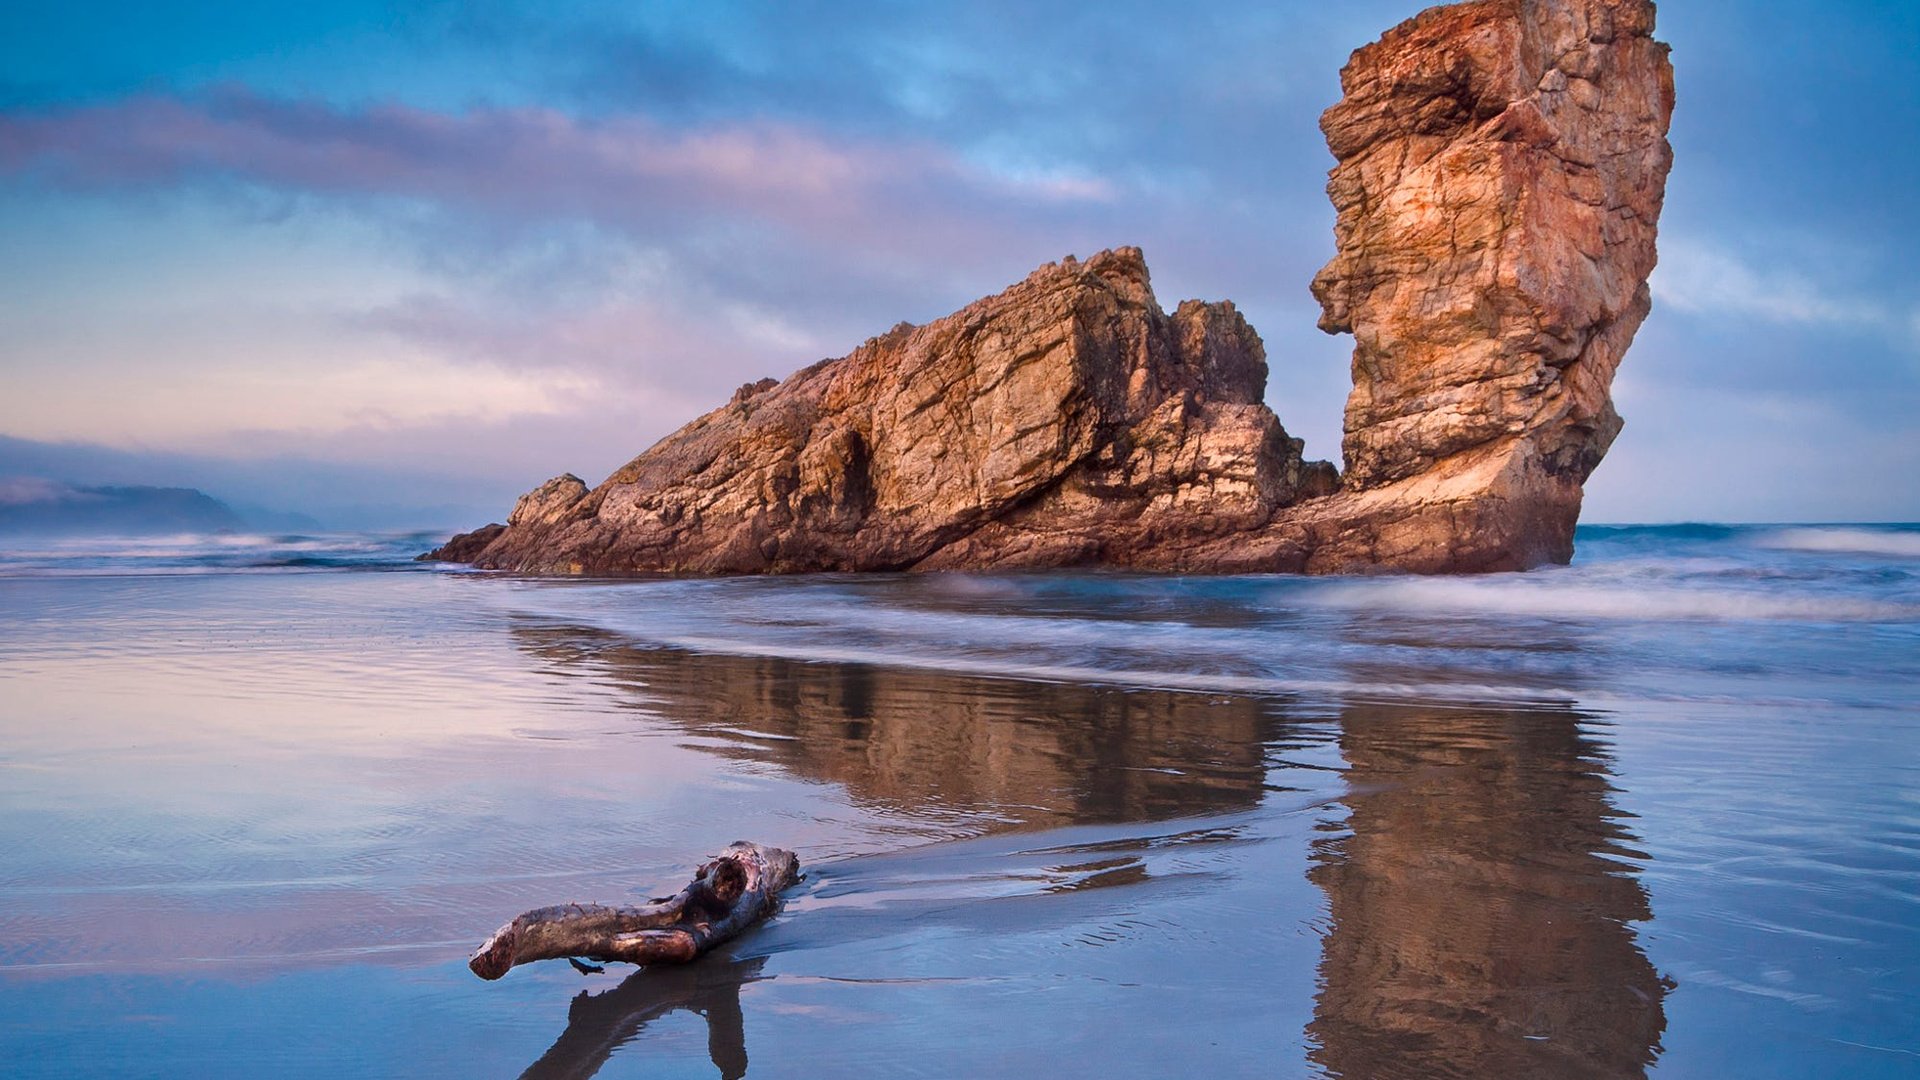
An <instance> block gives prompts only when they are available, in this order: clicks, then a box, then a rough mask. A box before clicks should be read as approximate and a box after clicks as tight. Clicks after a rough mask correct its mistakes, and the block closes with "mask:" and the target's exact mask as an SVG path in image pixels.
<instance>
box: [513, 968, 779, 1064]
mask: <svg viewBox="0 0 1920 1080" xmlns="http://www.w3.org/2000/svg"><path fill="white" fill-rule="evenodd" d="M766 962H767V959H766V957H764V956H760V957H755V958H753V959H751V960H745V961H735V960H725V959H722V958H720V957H710V958H708V959H707V960H706V961H705V962H703V963H698V964H688V965H685V966H672V967H650V968H642V969H641V970H639V971H636V972H634V973H633V974H632V975H629V976H627V978H626V980H625V981H623V982H621V984H620V985H619V986H616V987H614V988H613V989H611V990H608V991H605V992H603V993H599V994H588V993H585V992H582V993H581V994H579V995H578V996H577V997H575V998H574V999H573V1004H572V1005H570V1006H569V1007H568V1008H567V1029H566V1030H565V1031H563V1032H561V1033H560V1038H558V1039H557V1040H555V1041H554V1044H553V1046H552V1047H551V1048H549V1049H548V1050H547V1052H546V1053H545V1054H542V1055H541V1056H540V1060H538V1061H536V1062H534V1063H533V1064H532V1065H529V1066H528V1067H527V1070H526V1071H525V1072H523V1073H521V1074H520V1076H521V1080H586V1078H587V1077H590V1076H593V1075H594V1074H596V1073H598V1072H599V1071H600V1067H601V1066H602V1065H605V1064H606V1063H607V1059H608V1058H610V1057H612V1056H613V1052H614V1051H615V1050H618V1049H619V1048H620V1047H621V1046H623V1045H625V1044H626V1043H628V1042H631V1041H632V1040H633V1039H635V1038H636V1037H638V1036H639V1035H640V1033H641V1032H642V1031H643V1030H645V1028H646V1026H647V1025H648V1024H650V1023H652V1022H653V1021H655V1020H658V1019H660V1018H661V1017H663V1016H666V1015H667V1014H669V1013H672V1012H676V1011H678V1010H680V1009H687V1010H690V1011H692V1012H695V1013H698V1014H699V1015H701V1016H703V1017H705V1018H706V1021H707V1052H708V1054H709V1055H711V1056H712V1058H713V1064H714V1067H715V1068H717V1069H719V1070H720V1075H721V1076H722V1077H724V1078H725V1080H738V1078H739V1077H742V1076H745V1075H747V1036H746V1024H745V1022H744V1020H743V1018H742V1016H741V1013H740V988H741V987H742V986H745V985H746V984H747V983H750V982H753V981H754V980H756V979H758V978H759V977H760V969H761V967H763V966H764V965H765V964H766Z"/></svg>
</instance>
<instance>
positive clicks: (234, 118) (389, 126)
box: [0, 87, 1116, 250]
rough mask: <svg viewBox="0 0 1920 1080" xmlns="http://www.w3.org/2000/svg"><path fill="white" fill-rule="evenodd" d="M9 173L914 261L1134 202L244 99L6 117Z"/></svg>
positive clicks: (1084, 184) (658, 136)
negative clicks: (844, 250)
mask: <svg viewBox="0 0 1920 1080" xmlns="http://www.w3.org/2000/svg"><path fill="white" fill-rule="evenodd" d="M0 170H4V171H5V172H8V173H13V174H24V175H27V176H31V177H34V178H36V179H38V180H40V181H41V182H44V183H49V184H52V185H56V186H59V187H66V188H81V189H126V188H146V187H156V186H166V185H178V184H191V183H204V182H222V181H225V182H240V183H244V184H254V185H262V186H266V187H270V188H274V189H279V190H285V191H293V192H301V193H315V194H322V195H339V196H353V197H371V198H385V199H401V200H424V201H426V202H429V203H431V204H434V205H437V206H443V207H444V206H454V207H465V208H468V209H474V210H481V211H489V212H498V213H505V214H508V215H512V216H515V217H519V218H535V219H538V218H543V217H544V218H555V219H561V218H586V219H591V220H594V221H597V222H600V223H603V224H608V225H615V226H619V227H623V228H627V229H631V230H636V231H639V232H642V233H648V234H681V233H684V232H687V231H688V230H689V228H690V227H693V226H697V225H699V224H702V223H706V224H714V223H719V224H722V225H724V226H725V227H727V228H730V229H738V228H740V227H741V226H742V225H744V224H747V223H757V224H758V225H760V226H762V227H771V228H775V229H778V230H781V231H785V232H788V233H793V234H801V235H805V236H808V237H810V238H813V239H831V240H832V241H833V242H834V243H836V244H839V245H847V244H854V245H864V246H868V247H875V248H887V249H898V250H911V249H913V248H914V247H915V246H916V245H921V244H924V243H926V242H928V241H930V240H955V239H960V238H964V237H965V236H966V235H967V234H968V232H969V222H971V221H972V219H973V218H974V217H975V216H976V215H974V214H973V213H971V211H973V210H976V209H978V208H979V207H981V206H984V205H995V206H998V207H999V208H1001V209H1002V210H1005V209H1007V208H1014V209H1018V208H1022V207H1024V208H1027V209H1029V210H1031V211H1035V212H1048V213H1058V212H1060V211H1061V209H1062V207H1063V206H1065V205H1070V204H1075V203H1105V202H1109V201H1111V200H1112V199H1114V198H1115V197H1116V191H1115V189H1114V187H1113V185H1112V184H1111V183H1109V182H1107V181H1105V180H1103V179H1101V178H1099V177H1094V176H1089V175H1084V174H1080V173H1076V172H1073V171H1071V170H1051V171H1048V170H1034V171H1025V172H1014V171H1005V170H994V169H991V168H988V167H984V166H982V165H980V164H977V163H974V162H970V161H969V160H967V159H966V158H965V157H963V156H961V155H959V154H956V153H954V152H952V151H950V150H948V149H946V148H944V147H941V146H939V145H937V144H933V143H928V142H915V141H909V140H875V139H868V140H860V139H855V138H851V137H845V136H841V137H834V136H830V135H828V134H826V133H824V132H821V131H818V130H814V129H811V128H809V127H808V126H806V125H804V124H800V123H797V122H790V121H774V120H759V121H755V120H738V121H729V122H716V123H711V124H706V125H699V126H669V125H667V124H663V123H661V122H658V121H656V120H654V119H653V118H651V117H649V116H647V115H644V114H640V113H631V112H630V113H622V114H618V115H613V116H606V117H594V118H587V117H581V116H575V115H571V114H568V113H566V112H562V111H559V110H555V109H548V108H486V109H471V110H467V111H463V112H439V111H433V110H429V109H421V108H416V107H412V106H407V105H399V104H388V105H380V106H373V107H365V108H342V107H336V106H333V105H329V104H325V103H320V102H316V101H300V100H284V99H276V98H268V97H262V96H259V95H257V94H254V93H252V92H249V91H247V90H244V89H240V88H234V87H229V88H225V89H222V90H219V91H217V92H211V93H206V94H202V95H198V96H193V97H173V96H147V97H138V98H131V99H125V100H120V101H115V102H110V103H106V104H97V105H86V106H77V107H66V108H54V109H41V110H35V111H19V110H16V111H13V112H10V113H5V114H0ZM992 216H995V217H1002V218H1003V217H1005V216H1006V215H1005V214H996V215H992ZM975 224H977V223H975Z"/></svg>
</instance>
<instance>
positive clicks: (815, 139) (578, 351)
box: [0, 0, 1920, 524]
mask: <svg viewBox="0 0 1920 1080" xmlns="http://www.w3.org/2000/svg"><path fill="white" fill-rule="evenodd" d="M1417 6H1419V5H1417V4H1413V3H1388V2H1385V0H1366V2H1363V3H1353V4H1343V5H1338V6H1337V9H1332V10H1327V8H1328V6H1327V5H1319V4H1306V3H1299V4H1288V5H1283V6H1279V7H1277V8H1276V6H1274V5H1230V4H1227V5H1206V6H1203V7H1201V8H1194V7H1193V6H1191V5H1188V6H1185V7H1181V8H1179V9H1177V10H1173V11H1169V10H1164V9H1160V8H1156V7H1153V6H1151V5H1120V6H1115V5H1101V6H1097V7H1092V8H1083V9H1073V10H1065V9H1055V10H1047V11H1042V10H1038V9H1034V8H1031V7H1030V6H1028V5H1009V4H969V5H953V6H936V7H927V6H922V5H916V6H912V7H907V8H883V9H880V10H877V11H872V10H869V11H861V12H853V11H849V10H844V9H841V8H838V7H834V6H828V5H718V4H716V5H695V6H669V5H642V6H639V7H637V8H636V7H634V6H632V5H624V6H614V5H594V4H574V5H562V6H554V5H542V6H541V7H540V8H539V9H537V10H535V9H531V8H529V9H526V10H524V11H521V10H514V9H512V8H511V7H509V6H507V5H498V4H488V5H458V6H444V7H433V8H427V9H423V10H417V11H411V12H396V11H393V10H391V9H389V8H388V6H387V5H384V4H353V3H333V4H319V5H308V6H306V7H303V8H302V9H301V10H299V11H298V12H294V11H282V10H279V9H269V8H262V7H259V6H257V5H240V4H205V5H193V6H191V7H190V8H188V9H185V10H181V9H179V7H178V6H177V5H170V6H166V7H153V6H151V5H134V4H117V5H112V7H113V8H114V9H115V10H113V11H111V12H105V13H103V11H102V9H101V7H100V6H99V5H90V6H89V7H88V8H86V9H85V10H84V11H83V10H81V9H67V8H60V7H58V6H48V5H41V6H40V7H38V8H37V9H35V10H34V11H33V12H31V13H25V14H21V15H19V16H18V17H16V18H15V19H13V20H12V25H11V27H10V33H9V34H8V35H7V37H6V40H5V41H0V60H4V63H0V71H4V73H5V74H4V76H0V229H4V231H5V235H6V236H7V243H6V244H4V245H0V282H4V286H5V287H4V288H0V371H4V373H5V378H6V381H7V385H8V390H9V393H8V394H7V395H6V396H5V398H4V399H3V400H0V436H10V437H12V439H14V440H23V439H24V440H31V441H32V442H33V443H34V444H36V445H26V444H21V443H18V442H14V441H0V469H5V470H6V471H23V470H24V471H37V472H54V473H62V472H64V473H67V474H70V475H68V476H67V478H70V479H77V480H82V481H112V480H130V481H145V482H155V481H166V480H176V481H184V482H202V483H207V484H210V485H214V486H216V488H217V493H220V494H225V495H229V496H231V497H236V498H240V499H242V500H243V501H267V502H273V501H278V502H282V503H285V502H301V503H305V504H306V505H307V506H308V507H317V508H321V509H323V510H324V509H325V508H327V507H333V508H335V509H337V510H339V511H340V512H341V513H345V512H346V508H347V507H349V505H350V504H369V503H379V504H387V505H389V506H391V505H394V504H405V503H408V502H410V501H411V502H415V503H419V502H423V501H429V500H426V499H425V498H424V497H423V496H422V495H421V491H422V490H423V489H425V488H426V487H427V486H428V485H432V490H433V491H434V492H435V496H434V498H433V499H432V500H430V501H434V502H436V503H440V504H446V508H445V510H444V512H443V515H444V514H452V515H453V516H456V517H457V516H459V515H460V514H482V513H486V512H497V509H498V507H499V506H503V505H505V501H506V500H507V499H508V498H510V497H511V495H512V494H513V493H514V492H516V491H518V490H520V489H523V488H525V487H526V486H529V485H530V484H531V483H533V482H536V481H538V480H540V479H543V478H544V477H545V476H547V475H549V474H552V473H555V472H558V471H560V470H562V469H563V468H570V469H574V470H576V471H579V472H581V473H583V474H588V475H593V474H601V473H604V472H605V471H607V470H609V469H611V468H612V467H614V466H615V465H617V464H618V463H619V462H621V461H622V460H624V459H625V458H626V457H628V456H630V455H631V454H632V453H634V452H636V451H638V450H639V449H641V448H643V447H644V446H645V445H646V444H647V443H648V442H650V441H651V440H652V439H653V438H654V437H657V436H658V435H660V434H663V433H664V432H665V431H667V430H669V429H670V428H672V427H674V426H676V425H677V424H679V423H680V422H682V421H684V420H685V419H688V418H689V417H690V416H691V415H693V414H694V413H695V412H697V411H699V410H700V409H701V408H703V407H704V406H705V405H707V404H709V403H712V402H714V401H717V400H719V399H720V398H721V397H723V396H724V395H725V394H726V392H727V391H729V390H730V389H731V388H732V387H733V386H734V385H737V384H738V383H740V382H743V381H746V380H748V379H750V378H756V377H758V376H761V375H764V374H769V373H771V374H784V373H786V372H787V371H790V370H792V369H794V368H796V367H798V366H800V365H801V364H804V363H807V362H810V361H812V360H814V359H817V358H819V357H820V356H825V355H837V354H840V353H843V352H845V351H846V350H847V349H848V348H849V347H851V346H852V345H853V344H856V343H857V342H858V341H860V340H861V339H862V338H864V337H866V336H867V335H869V334H871V333H874V332H877V331H879V330H881V329H884V328H885V327H887V326H890V325H892V324H893V323H894V322H896V321H898V320H899V319H901V318H906V319H910V320H914V321H923V320H925V319H928V318H932V317H935V316H938V315H940V314H943V313H944V312H946V311H948V310H951V309H952V308H954V307H956V306H958V305H959V304H961V303H964V302H965V301H967V300H969V299H971V298H973V297H975V296H978V295H981V294H983V293H986V292H989V291H992V290H994V289H997V288H999V287H1000V286H1002V285H1005V284H1007V283H1009V282H1011V281H1013V280H1016V279H1018V278H1019V277H1021V276H1023V275H1024V274H1025V272H1026V271H1027V270H1029V269H1031V268H1032V267H1033V266H1034V265H1037V264H1039V263H1041V262H1044V261H1047V260H1050V259H1054V258H1058V257H1059V256H1060V255H1062V254H1065V253H1067V252H1070V251H1071V252H1077V253H1079V254H1081V255H1085V254H1088V253H1090V252H1091V251H1093V250H1096V249H1098V248H1101V247H1107V246H1112V245H1115V244H1120V243H1138V244H1141V245H1142V246H1144V247H1145V248H1146V249H1147V252H1148V255H1149V257H1150V259H1151V260H1152V264H1153V266H1154V268H1155V270H1156V272H1157V273H1158V275H1159V285H1160V290H1161V293H1162V300H1163V302H1165V303H1167V304H1168V305H1169V306H1171V304H1172V302H1173V301H1175V300H1177V299H1179V298H1181V297H1184V296H1188V295H1200V296H1205V297H1210V298H1211V297H1221V296H1229V297H1232V298H1233V299H1235V300H1236V301H1238V302H1239V303H1240V305H1241V306H1242V307H1243V308H1244V309H1245V310H1246V311H1247V312H1248V313H1249V315H1250V317H1251V318H1252V319H1253V321H1254V323H1255V325H1256V326H1258V327H1259V328H1260V329H1261V331H1262V333H1263V334H1264V336H1265V338H1266V340H1267V342H1268V345H1269V351H1270V353H1271V354H1272V358H1273V361H1274V365H1273V366H1274V376H1273V382H1272V388H1271V392H1270V395H1269V396H1270V400H1271V401H1272V403H1273V404H1274V405H1275V407H1276V408H1277V409H1278V411H1279V412H1280V415H1281V417H1282V419H1283V421H1285V422H1286V423H1287V425H1288V426H1289V428H1290V429H1291V430H1293V431H1294V432H1295V433H1297V434H1302V435H1304V436H1306V438H1307V439H1308V450H1309V452H1310V453H1313V454H1319V455H1333V454H1335V453H1336V452H1337V435H1338V429H1337V424H1338V416H1339V411H1340V404H1341V400H1342V397H1343V395H1344V392H1345V388H1346V364H1345V353H1346V350H1347V343H1346V342H1345V341H1344V340H1341V339H1333V338H1327V337H1324V336H1322V335H1320V334H1319V333H1318V332H1317V331H1315V330H1314V329H1313V327H1312V323H1313V319H1314V316H1315V311H1314V309H1313V305H1312V301H1311V299H1310V298H1309V297H1308V295H1307V292H1306V282H1307V280H1308V278H1309V277H1310V276H1311V274H1312V272H1313V270H1314V269H1315V268H1316V267H1317V266H1318V265H1319V263H1320V262H1322V261H1323V260H1324V258H1325V257H1326V256H1327V254H1329V246H1330V224H1331V211H1330V209H1329V208H1328V207H1327V205H1326V201H1325V198H1324V195H1323V194H1322V193H1321V191H1320V187H1321V184H1322V182H1323V174H1324V171H1325V168H1326V166H1327V164H1328V163H1329V162H1328V158H1327V155H1326V152H1325V150H1324V147H1323V145H1322V143H1321V140H1320V138H1319V135H1318V132H1317V130H1316V128H1315V120H1316V118H1317V115H1318V112H1319V110H1320V109H1321V108H1323V107H1324V106H1325V105H1327V104H1328V103H1330V102H1331V101H1332V100H1333V99H1334V97H1335V96H1336V95H1337V89H1338V88H1337V82H1336V78H1335V74H1336V72H1337V69H1338V67H1339V65H1340V64H1341V62H1342V61H1343V60H1344V58H1345V56H1346V53H1347V51H1348V50H1349V49H1351V48H1352V47H1354V46H1356V45H1359V44H1361V43H1363V42H1364V41H1366V40H1368V39H1370V38H1371V37H1373V36H1375V35H1376V34H1377V33H1378V32H1379V31H1380V30H1382V29H1384V28H1385V27H1386V26H1387V25H1389V24H1391V23H1392V22H1394V21H1395V20H1397V19H1399V18H1401V17H1404V16H1405V15H1408V14H1411V13H1412V11H1413V9H1414V8H1416V7H1417ZM1661 21H1662V35H1663V36H1664V37H1665V38H1666V39H1667V40H1670V41H1671V42H1672V43H1673V44H1674V48H1675V63H1676V66H1677V68H1678V73H1679V95H1680V96H1679V100H1680V105H1679V111H1678V113H1677V114H1676V118H1675V129H1674V135H1673V140H1674V144H1675V149H1676V154H1677V160H1678V164H1677V166H1676V169H1675V172H1674V176H1673V181H1672V189H1671V198H1670V200H1669V204H1668V209H1667V215H1666V218H1665V221H1664V242H1663V245H1662V247H1663V263H1662V268H1661V270H1660V271H1659V273H1658V274H1657V275H1656V279H1655V292H1656V296H1657V298H1658V305H1657V310H1656V314H1655V316H1654V317H1653V318H1652V319H1651V320H1650V321H1649V322H1648V324H1647V326H1646V328H1645V330H1644V331H1643V332H1642V335H1641V340H1640V342H1639V344H1638V345H1637V346H1636V348H1635V351H1634V352H1633V354H1632V356H1631V357H1630V358H1629V360H1628V362H1627V364H1626V366H1625V368H1624V369H1623V372H1622V375H1621V381H1620V384H1619V397H1620V402H1621V409H1622V412H1623V413H1624V414H1626V416H1627V417H1628V420H1629V427H1628V429H1627V432H1626V434H1625V435H1624V436H1623V437H1622V440H1621V442H1620V443H1619V444H1618V446H1617V447H1616V448H1615V451H1614V454H1615V458H1614V460H1612V461H1611V462H1610V464H1609V465H1608V466H1607V467H1606V468H1604V469H1602V470H1601V472H1600V473H1599V474H1598V476H1597V477H1596V479H1595V482H1594V484H1593V486H1592V490H1591V499H1590V503H1589V516H1590V517H1592V518H1596V519H1641V518H1674V517H1701V518H1710V519H1712V518H1719V519H1745V520H1755V519H1759V520H1766V519H1796V520H1823V519H1824V520H1830V519H1849V518H1874V517H1892V518H1911V517H1913V516H1915V510H1916V506H1920V500H1917V499H1916V494H1917V491H1916V488H1915V484H1916V483H1920V481H1916V479H1915V477H1920V458H1916V457H1915V454H1916V453H1917V452H1920V438H1916V432H1915V429H1914V427H1913V424H1914V421H1913V419H1912V417H1913V416H1915V415H1920V408H1916V406H1920V278H1916V277H1915V273H1914V271H1913V269H1912V266H1911V260H1910V259H1907V258H1906V257H1905V252H1906V251H1907V249H1908V248H1909V247H1910V245H1911V243H1912V240H1913V238H1914V237H1915V236H1916V235H1920V229H1917V228H1916V226H1920V220H1916V214H1920V210H1916V209H1915V207H1914V206H1913V204H1912V202H1911V200H1909V199H1907V198H1906V194H1907V190H1908V188H1909V186H1910V176H1911V174H1912V173H1913V171H1914V166H1915V164H1916V162H1915V161H1914V155H1915V153H1916V150H1915V147H1914V145H1913V142H1912V140H1911V139H1904V138H1900V137H1898V135H1897V133H1901V132H1907V131H1911V130H1915V129H1916V128H1920V70H1916V67H1917V66H1920V59H1916V58H1920V15H1917V14H1916V13H1915V10H1914V9H1913V8H1912V7H1911V6H1910V5H1904V4H1894V3H1873V2H1868V0H1856V2H1853V3H1848V4H1840V5H1834V4H1814V3H1812V2H1811V0H1769V2H1766V3H1739V4H1735V3H1732V2H1726V3H1691V4H1685V5H1680V4H1672V5H1667V6H1666V7H1665V8H1663V10H1662V11H1661ZM103 25H110V26H112V27H113V30H112V32H111V33H103V32H101V30H100V29H99V28H100V27H101V26H103ZM1864 103H1871V106H1870V107H1866V106H1865V104H1864ZM49 441H52V442H78V443H82V444H108V445H109V446H111V447H114V448H117V449H119V450H123V451H125V450H139V451H141V452H142V455H148V456H135V457H127V456H115V455H113V454H102V453H99V452H97V451H95V452H87V451H83V450H79V449H68V450H49V449H47V448H46V447H45V446H44V445H39V444H45V443H48V442H49ZM168 454H170V455H172V456H163V457H156V456H150V455H168ZM263 458H266V459H271V460H273V461H274V462H276V463H277V467H278V468H280V469H282V470H284V469H288V468H292V467H293V466H292V465H291V464H290V463H291V462H293V461H301V462H310V461H318V462H321V463H323V464H324V466H325V467H323V468H320V469H317V470H313V471H312V472H311V482H308V483H305V484H303V485H302V487H301V489H300V490H299V491H297V492H288V491H286V490H283V489H276V488H275V487H274V486H273V480H272V475H273V470H271V469H266V470H262V469H249V468H247V467H244V466H236V465H234V464H233V462H234V461H235V460H236V459H240V460H256V459H263ZM395 462H404V463H405V464H404V465H396V464H394V463H395ZM1843 463H1846V464H1844V465H1843ZM362 510H363V511H364V512H366V513H374V511H373V510H367V509H366V508H365V507H364V506H362ZM434 524H440V522H437V521H436V522H434Z"/></svg>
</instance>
